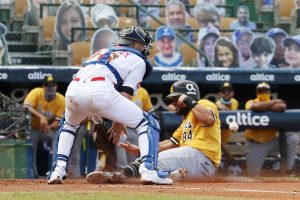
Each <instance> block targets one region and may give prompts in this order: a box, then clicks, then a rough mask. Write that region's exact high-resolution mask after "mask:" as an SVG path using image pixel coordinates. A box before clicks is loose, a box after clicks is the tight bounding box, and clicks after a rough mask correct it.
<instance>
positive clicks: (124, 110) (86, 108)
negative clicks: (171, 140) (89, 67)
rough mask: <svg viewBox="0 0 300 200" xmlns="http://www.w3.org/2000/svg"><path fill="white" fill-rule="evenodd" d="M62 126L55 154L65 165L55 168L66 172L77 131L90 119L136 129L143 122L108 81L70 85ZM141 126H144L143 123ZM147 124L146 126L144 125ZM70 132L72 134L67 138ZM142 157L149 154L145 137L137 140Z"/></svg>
mask: <svg viewBox="0 0 300 200" xmlns="http://www.w3.org/2000/svg"><path fill="white" fill-rule="evenodd" d="M65 98H66V110H65V122H66V124H65V125H64V126H63V128H62V129H64V130H67V131H62V132H61V133H60V136H59V142H58V150H57V154H58V155H62V157H65V158H66V160H65V161H61V160H59V161H57V165H58V166H61V167H64V168H66V163H67V161H68V157H69V154H70V151H71V149H72V146H73V143H74V138H75V133H76V129H77V127H78V126H79V124H80V123H81V122H82V121H83V120H84V119H86V118H87V117H89V116H100V117H104V118H107V119H110V120H112V121H116V122H119V123H121V124H124V125H126V126H128V127H131V128H135V127H136V126H138V124H139V123H140V122H141V120H142V119H143V118H144V116H143V111H142V110H141V109H140V108H139V107H138V106H137V105H136V104H134V103H133V102H132V101H130V100H129V99H127V98H125V97H124V96H122V95H121V94H120V93H119V92H118V91H116V90H115V88H114V85H113V84H112V83H111V82H110V81H105V80H102V81H90V80H79V81H72V82H71V83H70V85H69V86H68V89H67V92H66V95H65ZM143 124H144V123H143ZM145 124H146V123H145ZM145 124H144V125H142V126H139V128H137V129H136V130H137V133H141V132H144V131H146V130H147V128H148V125H145ZM70 132H71V134H70ZM138 140H139V144H142V145H140V152H141V156H144V155H147V154H148V150H149V149H148V148H149V139H148V136H147V134H142V135H141V136H140V137H139V139H138Z"/></svg>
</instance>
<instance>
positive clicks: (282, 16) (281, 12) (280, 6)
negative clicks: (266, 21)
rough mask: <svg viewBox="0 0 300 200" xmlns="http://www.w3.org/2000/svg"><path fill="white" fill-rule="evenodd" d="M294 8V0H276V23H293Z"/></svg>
mask: <svg viewBox="0 0 300 200" xmlns="http://www.w3.org/2000/svg"><path fill="white" fill-rule="evenodd" d="M294 9H295V4H294V1H293V0H275V9H274V12H275V23H276V24H280V23H288V24H289V23H291V16H292V15H291V14H292V11H293V10H294Z"/></svg>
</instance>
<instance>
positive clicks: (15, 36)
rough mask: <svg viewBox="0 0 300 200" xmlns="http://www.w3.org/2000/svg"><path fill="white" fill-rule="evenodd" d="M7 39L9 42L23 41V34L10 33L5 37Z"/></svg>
mask: <svg viewBox="0 0 300 200" xmlns="http://www.w3.org/2000/svg"><path fill="white" fill-rule="evenodd" d="M5 39H6V41H7V42H9V41H21V40H22V33H20V32H8V33H6V35H5Z"/></svg>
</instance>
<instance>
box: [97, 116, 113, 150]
mask: <svg viewBox="0 0 300 200" xmlns="http://www.w3.org/2000/svg"><path fill="white" fill-rule="evenodd" d="M110 127H111V123H109V122H108V121H105V120H103V121H102V122H101V123H97V124H95V125H94V132H93V140H94V142H95V144H96V147H97V148H98V149H99V150H102V151H105V152H107V151H108V150H109V149H112V148H114V144H113V142H112V140H110V139H109V134H108V133H107V131H108V130H109V129H110Z"/></svg>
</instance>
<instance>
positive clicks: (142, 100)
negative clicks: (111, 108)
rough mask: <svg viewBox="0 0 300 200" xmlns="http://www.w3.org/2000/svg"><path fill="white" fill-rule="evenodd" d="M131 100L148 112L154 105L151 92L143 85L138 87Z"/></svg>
mask: <svg viewBox="0 0 300 200" xmlns="http://www.w3.org/2000/svg"><path fill="white" fill-rule="evenodd" d="M131 100H132V102H134V103H135V104H136V105H137V106H138V107H140V108H141V109H142V110H144V111H146V112H149V111H150V110H151V109H152V107H153V105H152V103H151V99H150V96H149V93H148V92H147V90H146V89H145V88H143V87H139V88H138V90H137V93H136V95H134V96H133V97H132V99H131Z"/></svg>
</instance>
